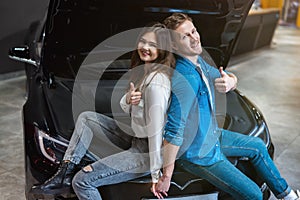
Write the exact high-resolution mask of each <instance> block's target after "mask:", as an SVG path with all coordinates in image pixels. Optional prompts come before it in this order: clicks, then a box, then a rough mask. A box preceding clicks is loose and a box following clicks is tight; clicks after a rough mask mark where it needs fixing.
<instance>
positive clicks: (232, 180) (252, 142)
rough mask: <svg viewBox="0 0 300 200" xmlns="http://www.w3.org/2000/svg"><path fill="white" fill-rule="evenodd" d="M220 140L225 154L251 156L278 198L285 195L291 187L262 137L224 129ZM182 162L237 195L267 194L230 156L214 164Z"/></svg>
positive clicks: (247, 198) (248, 198)
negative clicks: (229, 158)
mask: <svg viewBox="0 0 300 200" xmlns="http://www.w3.org/2000/svg"><path fill="white" fill-rule="evenodd" d="M220 143H221V149H222V153H223V154H224V156H226V157H232V156H234V157H235V156H237V157H247V158H249V160H250V162H251V163H252V165H253V166H254V168H255V170H256V171H257V173H258V175H259V176H260V177H261V178H262V180H264V181H265V182H266V183H267V185H268V186H269V188H270V189H271V191H272V192H273V193H274V195H275V196H276V197H277V198H279V199H280V198H283V197H285V196H286V195H287V194H288V193H289V192H290V191H291V188H290V187H289V186H288V184H287V183H286V181H285V180H284V179H283V178H282V177H281V176H280V173H279V171H278V169H277V168H276V166H275V165H274V162H273V160H272V159H271V158H270V156H269V154H268V151H267V148H266V146H265V144H264V143H263V141H262V140H261V139H260V138H257V137H251V136H246V135H242V134H239V133H235V132H231V131H228V130H223V131H222V134H221V137H220ZM178 163H179V165H180V166H181V167H182V168H183V169H185V170H186V171H188V172H190V173H192V174H195V175H197V176H199V177H201V178H204V179H206V180H207V181H209V182H210V183H211V184H213V185H215V186H216V187H217V188H219V189H221V190H223V191H225V192H227V193H229V194H230V195H232V196H233V197H234V198H235V199H238V200H261V199H263V194H262V192H261V190H260V188H259V187H258V186H257V184H256V183H255V182H253V181H252V180H251V179H250V178H248V177H247V176H246V175H244V174H243V173H242V172H241V171H239V170H238V169H237V168H236V167H235V166H234V165H233V164H232V163H231V162H230V161H228V160H227V159H225V160H223V161H220V162H217V163H215V164H213V165H210V166H199V165H196V164H193V163H191V162H188V161H186V160H182V159H179V160H178Z"/></svg>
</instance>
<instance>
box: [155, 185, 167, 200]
mask: <svg viewBox="0 0 300 200" xmlns="http://www.w3.org/2000/svg"><path fill="white" fill-rule="evenodd" d="M156 186H157V183H152V186H151V192H152V193H153V194H154V196H156V197H157V198H158V199H163V198H164V196H163V195H165V196H168V194H167V193H166V192H161V191H158V190H157V189H156Z"/></svg>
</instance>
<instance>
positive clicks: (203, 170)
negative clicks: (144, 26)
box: [153, 13, 299, 200]
mask: <svg viewBox="0 0 300 200" xmlns="http://www.w3.org/2000/svg"><path fill="white" fill-rule="evenodd" d="M164 23H165V24H166V26H167V27H168V28H169V29H172V30H174V32H175V34H173V35H174V49H175V51H176V53H177V54H178V55H179V56H178V58H177V63H176V72H175V73H174V75H173V78H172V101H171V104H170V108H169V111H168V120H167V124H166V127H165V135H164V139H165V141H164V168H163V175H162V176H161V178H160V180H159V182H158V184H157V185H156V188H155V191H153V193H154V194H157V195H156V196H159V197H160V198H163V195H167V192H168V190H169V187H170V180H171V177H172V173H173V169H174V162H175V159H176V156H178V157H179V156H180V157H179V159H178V160H177V163H178V164H179V165H180V166H181V167H182V168H183V169H185V170H186V171H188V172H190V173H192V174H194V175H196V176H199V177H201V178H204V179H206V180H208V181H209V182H210V183H212V184H213V185H215V186H216V187H218V188H220V189H221V190H223V191H225V192H227V193H229V194H230V195H232V196H233V197H234V198H235V199H239V200H241V199H249V200H261V199H262V198H263V195H262V193H261V191H260V188H259V187H258V186H257V185H256V183H254V182H253V181H252V180H251V179H249V178H248V177H247V176H246V175H244V174H243V173H242V172H240V171H239V170H238V169H237V168H236V167H235V166H234V165H232V164H231V163H230V162H229V161H228V160H227V159H226V157H227V156H242V157H248V158H249V160H250V161H251V162H252V164H253V166H254V167H255V169H256V170H257V172H258V173H259V175H260V176H261V178H262V179H263V180H264V181H265V182H266V183H267V184H268V186H269V188H270V189H271V190H272V192H273V193H274V194H275V196H276V197H277V198H279V199H280V198H283V199H285V200H287V199H289V200H295V199H299V197H297V195H296V194H295V192H294V191H293V190H291V188H290V187H289V186H288V184H287V183H286V181H285V180H284V179H283V178H282V177H281V176H280V173H279V171H278V170H277V168H276V166H275V165H274V163H273V161H272V159H271V158H270V156H269V154H268V152H267V149H266V147H265V145H264V143H263V142H262V140H261V139H259V138H256V137H250V136H245V135H242V134H239V133H234V132H231V131H228V130H223V129H220V128H218V127H217V123H216V119H215V113H214V111H215V106H214V88H215V89H216V90H217V91H218V92H221V93H226V92H228V91H230V90H233V89H235V88H236V84H237V78H236V76H235V75H234V74H231V73H226V72H224V71H223V69H222V67H220V69H219V71H218V70H217V69H215V68H213V67H211V66H209V65H208V64H207V63H206V62H205V61H204V60H203V59H202V58H201V57H200V56H199V55H200V54H201V53H202V47H201V42H200V36H199V33H198V32H197V29H196V28H195V26H194V24H193V22H192V19H191V18H190V17H188V16H187V15H185V14H181V13H174V14H173V15H172V16H170V17H168V18H166V19H165V21H164ZM181 150H182V151H181ZM178 152H180V153H178ZM182 152H183V153H182Z"/></svg>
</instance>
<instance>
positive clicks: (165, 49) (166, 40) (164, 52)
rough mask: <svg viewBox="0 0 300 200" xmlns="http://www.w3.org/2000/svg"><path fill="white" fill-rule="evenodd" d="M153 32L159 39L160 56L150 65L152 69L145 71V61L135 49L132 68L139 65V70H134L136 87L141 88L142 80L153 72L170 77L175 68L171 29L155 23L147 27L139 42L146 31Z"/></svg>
mask: <svg viewBox="0 0 300 200" xmlns="http://www.w3.org/2000/svg"><path fill="white" fill-rule="evenodd" d="M149 32H153V33H154V34H155V36H156V40H157V45H158V46H157V50H158V57H157V58H156V59H155V60H154V61H153V62H152V63H153V65H150V69H149V70H147V71H145V70H144V67H143V65H144V64H145V62H144V61H142V60H141V59H140V56H139V54H138V49H136V50H134V51H133V53H132V56H131V69H133V68H135V67H138V66H140V67H139V69H137V70H132V71H133V72H132V75H131V78H130V79H131V80H130V81H131V82H133V83H134V84H135V86H136V88H139V86H140V85H141V83H142V81H143V80H144V79H145V78H146V77H147V76H148V75H149V74H150V73H152V72H157V73H159V72H161V73H164V74H166V75H167V76H168V77H169V78H171V76H172V71H173V70H172V69H174V68H175V57H174V55H173V53H172V41H171V34H170V31H169V29H167V28H166V27H165V25H163V24H161V23H158V22H157V23H154V24H153V25H152V26H149V25H148V26H147V27H145V28H144V29H143V30H142V32H141V33H140V35H139V37H138V40H137V44H136V46H137V45H138V42H139V40H140V38H141V37H142V36H143V35H145V34H146V33H149Z"/></svg>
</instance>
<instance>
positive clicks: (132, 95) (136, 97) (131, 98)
mask: <svg viewBox="0 0 300 200" xmlns="http://www.w3.org/2000/svg"><path fill="white" fill-rule="evenodd" d="M136 90H137V89H136V88H135V86H134V84H133V83H132V82H131V83H130V89H129V92H127V95H126V103H127V104H131V105H138V104H139V103H140V101H141V98H142V93H141V92H139V91H136Z"/></svg>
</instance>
